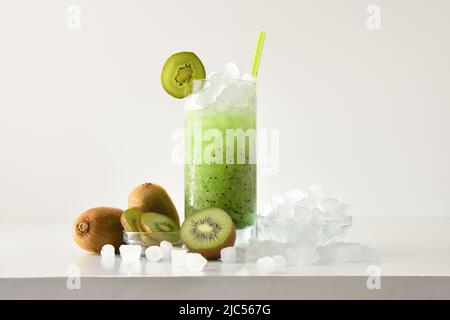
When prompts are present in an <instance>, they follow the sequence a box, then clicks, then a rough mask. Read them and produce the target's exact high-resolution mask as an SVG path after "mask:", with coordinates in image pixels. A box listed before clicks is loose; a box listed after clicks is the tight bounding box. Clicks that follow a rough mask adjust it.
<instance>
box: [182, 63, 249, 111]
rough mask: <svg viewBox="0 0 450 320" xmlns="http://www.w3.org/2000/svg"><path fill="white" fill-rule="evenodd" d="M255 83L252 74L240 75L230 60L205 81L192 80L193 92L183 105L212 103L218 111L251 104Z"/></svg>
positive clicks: (197, 105) (203, 106)
mask: <svg viewBox="0 0 450 320" xmlns="http://www.w3.org/2000/svg"><path fill="white" fill-rule="evenodd" d="M241 80H244V81H241ZM255 84H256V78H255V77H254V76H252V75H251V74H248V73H245V74H243V75H242V76H241V75H240V72H239V69H238V67H237V66H236V65H235V64H234V63H231V62H230V63H227V64H225V67H224V69H223V71H222V72H212V73H211V74H210V75H209V76H208V78H207V80H206V81H205V82H203V83H202V82H194V85H193V89H192V92H193V93H192V94H191V95H189V96H187V97H186V98H185V106H186V108H187V109H203V108H206V107H209V106H212V105H213V106H214V108H215V109H218V110H219V111H220V110H221V109H223V110H227V109H229V108H245V107H249V106H253V105H254V103H253V100H252V99H253V98H254V97H255V93H256V85H255Z"/></svg>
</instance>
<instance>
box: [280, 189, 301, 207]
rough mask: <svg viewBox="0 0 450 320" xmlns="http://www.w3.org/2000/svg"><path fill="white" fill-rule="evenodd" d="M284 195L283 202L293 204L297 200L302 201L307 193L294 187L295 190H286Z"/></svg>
mask: <svg viewBox="0 0 450 320" xmlns="http://www.w3.org/2000/svg"><path fill="white" fill-rule="evenodd" d="M282 197H283V203H285V204H291V205H292V204H294V203H296V202H297V201H300V200H302V199H303V198H304V197H306V194H305V193H304V192H303V191H301V190H299V189H294V190H291V191H287V192H285V193H284V194H283V196H282Z"/></svg>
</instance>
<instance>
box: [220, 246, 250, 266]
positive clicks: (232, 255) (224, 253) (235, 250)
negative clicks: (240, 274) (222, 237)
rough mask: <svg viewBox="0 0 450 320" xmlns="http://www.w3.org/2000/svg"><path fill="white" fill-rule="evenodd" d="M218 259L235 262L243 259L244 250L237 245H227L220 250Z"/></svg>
mask: <svg viewBox="0 0 450 320" xmlns="http://www.w3.org/2000/svg"><path fill="white" fill-rule="evenodd" d="M220 260H222V262H225V263H236V262H242V261H244V260H245V251H244V249H243V248H239V247H227V248H223V249H222V250H220Z"/></svg>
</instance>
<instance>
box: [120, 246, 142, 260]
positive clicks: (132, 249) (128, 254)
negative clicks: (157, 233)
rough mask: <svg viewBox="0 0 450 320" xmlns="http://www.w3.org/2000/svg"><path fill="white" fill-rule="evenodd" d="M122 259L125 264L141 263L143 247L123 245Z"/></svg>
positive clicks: (121, 250)
mask: <svg viewBox="0 0 450 320" xmlns="http://www.w3.org/2000/svg"><path fill="white" fill-rule="evenodd" d="M119 252H120V257H121V258H122V260H123V261H125V262H130V261H139V259H140V258H141V254H142V247H141V246H140V245H136V244H123V245H121V246H120V247H119Z"/></svg>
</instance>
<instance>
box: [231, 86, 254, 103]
mask: <svg viewBox="0 0 450 320" xmlns="http://www.w3.org/2000/svg"><path fill="white" fill-rule="evenodd" d="M255 93H256V87H255V85H253V84H249V83H241V84H239V85H238V91H237V94H236V96H235V97H234V99H233V101H234V104H233V105H234V106H236V107H247V106H248V105H249V101H251V100H250V99H251V98H252V97H253V96H254V95H255Z"/></svg>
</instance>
